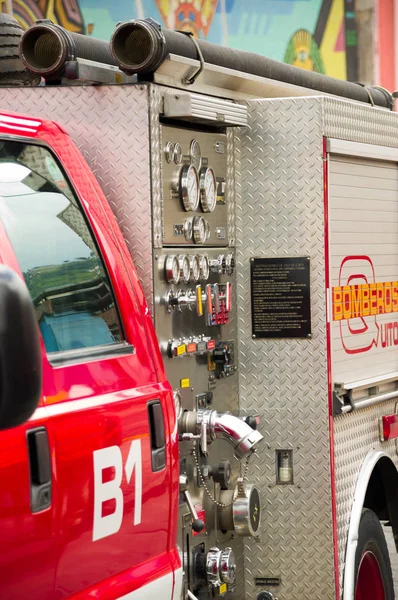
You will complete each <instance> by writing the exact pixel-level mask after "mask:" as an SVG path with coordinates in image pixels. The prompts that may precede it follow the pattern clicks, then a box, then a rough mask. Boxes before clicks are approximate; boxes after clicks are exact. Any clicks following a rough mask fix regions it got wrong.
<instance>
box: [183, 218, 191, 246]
mask: <svg viewBox="0 0 398 600" xmlns="http://www.w3.org/2000/svg"><path fill="white" fill-rule="evenodd" d="M192 235H193V232H192V219H186V220H185V221H184V237H185V239H186V240H187V242H190V241H191V240H192Z"/></svg>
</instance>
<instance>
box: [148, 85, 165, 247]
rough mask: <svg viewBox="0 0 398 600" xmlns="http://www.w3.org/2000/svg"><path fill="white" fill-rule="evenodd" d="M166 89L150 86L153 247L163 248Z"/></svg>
mask: <svg viewBox="0 0 398 600" xmlns="http://www.w3.org/2000/svg"><path fill="white" fill-rule="evenodd" d="M166 91H167V90H166V89H162V88H161V87H159V86H157V85H151V86H149V118H150V139H151V194H152V211H153V212H152V224H153V247H154V248H161V247H162V243H163V232H164V222H163V194H162V160H161V157H162V151H161V149H162V129H161V127H160V123H159V114H161V113H162V112H163V96H164V93H165V92H166Z"/></svg>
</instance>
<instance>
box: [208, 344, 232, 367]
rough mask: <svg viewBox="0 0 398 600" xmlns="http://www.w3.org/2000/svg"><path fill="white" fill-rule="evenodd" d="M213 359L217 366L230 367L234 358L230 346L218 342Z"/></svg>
mask: <svg viewBox="0 0 398 600" xmlns="http://www.w3.org/2000/svg"><path fill="white" fill-rule="evenodd" d="M211 359H212V361H213V362H214V363H216V365H220V366H221V367H224V366H228V365H230V364H231V362H232V358H231V350H230V347H229V344H227V343H225V342H217V344H216V347H215V348H214V350H213V353H212V356H211Z"/></svg>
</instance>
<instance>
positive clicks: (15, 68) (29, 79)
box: [0, 13, 40, 87]
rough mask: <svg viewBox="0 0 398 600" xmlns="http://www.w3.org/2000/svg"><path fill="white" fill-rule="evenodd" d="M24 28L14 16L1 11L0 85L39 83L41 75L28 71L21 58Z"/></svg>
mask: <svg viewBox="0 0 398 600" xmlns="http://www.w3.org/2000/svg"><path fill="white" fill-rule="evenodd" d="M23 32H24V31H23V29H22V27H21V26H20V24H19V23H18V21H17V20H16V19H14V17H12V16H11V15H7V14H5V13H0V86H2V87H4V86H7V87H9V86H26V85H28V86H34V85H39V83H40V77H37V75H33V74H32V73H28V72H27V71H26V69H25V67H24V65H23V63H22V61H21V59H20V58H19V40H20V39H21V37H22V35H23Z"/></svg>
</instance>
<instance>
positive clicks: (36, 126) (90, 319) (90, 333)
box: [0, 113, 182, 600]
mask: <svg viewBox="0 0 398 600" xmlns="http://www.w3.org/2000/svg"><path fill="white" fill-rule="evenodd" d="M0 263H1V265H2V266H1V269H0V324H1V325H0V360H1V363H0V364H1V372H2V375H1V390H0V392H1V398H0V402H1V403H0V427H1V429H2V431H1V432H0V479H1V482H2V484H1V486H0V529H1V532H2V535H1V537H2V545H1V548H2V549H1V559H0V579H1V597H2V598H3V599H4V600H6V599H7V600H12V599H18V598H25V597H26V598H27V597H29V598H30V599H31V600H45V599H49V598H51V599H55V598H56V599H59V600H61V599H62V598H73V599H75V600H83V598H84V599H87V598H101V600H107V599H109V600H111V599H112V600H114V599H115V598H124V599H125V600H127V598H128V599H134V600H136V599H139V598H144V597H145V598H147V597H159V598H160V597H161V598H162V599H166V598H169V599H172V598H177V597H178V598H179V597H180V580H181V577H182V571H181V568H180V560H179V556H178V554H177V550H176V528H177V511H178V450H177V448H178V441H177V428H176V415H175V408H174V401H173V395H172V390H171V387H170V385H169V383H168V381H167V379H166V376H165V371H164V366H163V362H162V358H161V354H160V351H159V347H158V343H157V340H156V336H155V332H154V327H153V323H152V320H151V317H150V314H149V311H148V309H147V305H146V301H145V298H144V295H143V292H142V289H141V286H140V283H139V281H138V279H137V276H136V272H135V269H134V266H133V264H132V260H131V257H130V255H129V252H128V250H127V248H126V245H125V242H124V240H123V237H122V235H121V233H120V230H119V228H118V226H117V225H116V222H115V218H114V216H113V214H112V212H111V210H110V208H109V206H108V204H107V202H106V200H105V198H104V196H103V193H102V191H101V189H100V188H99V186H98V184H97V182H96V180H95V178H94V176H93V175H92V173H91V171H90V169H89V168H88V166H87V165H86V163H85V162H84V159H83V158H82V156H81V155H80V153H79V152H78V150H77V148H76V147H75V145H74V144H73V143H72V141H71V139H70V137H69V135H68V134H67V133H66V132H65V131H63V130H62V129H61V128H60V127H59V126H58V125H56V124H55V123H53V122H46V121H42V120H40V119H33V118H28V117H27V118H25V117H21V116H19V115H14V114H8V113H7V114H5V113H1V114H0ZM21 280H24V282H25V284H26V287H27V289H28V290H29V294H30V298H31V301H30V298H29V295H28V294H27V292H26V288H25V287H24V286H23V284H22V281H21ZM32 303H33V309H32ZM37 326H38V327H37ZM38 329H39V331H40V342H39V341H38V339H37V338H38V333H37V330H38ZM41 374H42V384H40V381H41V379H40V376H41ZM37 402H38V404H37ZM36 405H37V408H36ZM28 417H29V419H28V420H27V421H26V419H27V418H28ZM22 565H23V576H21V566H22Z"/></svg>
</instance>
